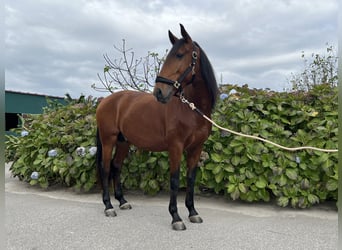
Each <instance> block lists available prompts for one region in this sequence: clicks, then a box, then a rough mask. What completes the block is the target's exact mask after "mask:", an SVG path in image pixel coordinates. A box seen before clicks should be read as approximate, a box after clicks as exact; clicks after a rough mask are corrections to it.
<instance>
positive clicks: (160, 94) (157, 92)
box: [154, 88, 164, 101]
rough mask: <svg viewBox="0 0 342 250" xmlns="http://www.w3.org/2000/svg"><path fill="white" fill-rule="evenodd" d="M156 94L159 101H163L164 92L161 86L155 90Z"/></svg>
mask: <svg viewBox="0 0 342 250" xmlns="http://www.w3.org/2000/svg"><path fill="white" fill-rule="evenodd" d="M154 96H155V97H156V98H157V100H158V101H162V100H163V99H164V97H163V93H162V91H161V89H160V88H157V89H156V91H155V92H154Z"/></svg>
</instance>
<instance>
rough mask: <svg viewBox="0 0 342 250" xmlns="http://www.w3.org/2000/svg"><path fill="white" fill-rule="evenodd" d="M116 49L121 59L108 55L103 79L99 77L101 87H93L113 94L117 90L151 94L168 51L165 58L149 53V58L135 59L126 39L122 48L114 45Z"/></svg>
mask: <svg viewBox="0 0 342 250" xmlns="http://www.w3.org/2000/svg"><path fill="white" fill-rule="evenodd" d="M114 49H115V50H116V51H117V52H119V53H120V54H121V57H118V58H114V59H113V60H112V59H110V58H109V56H108V55H107V54H105V55H104V56H103V57H104V59H105V61H106V65H105V67H104V69H103V77H101V76H100V74H97V75H98V78H99V79H100V82H101V84H102V86H101V87H98V86H96V84H95V83H94V84H93V85H92V86H91V87H92V88H93V89H95V90H97V91H102V92H111V93H112V92H113V91H114V90H116V89H132V90H138V91H143V92H151V89H152V88H153V86H154V81H155V79H156V76H157V74H158V73H159V71H160V68H161V65H162V64H163V62H164V61H165V58H166V55H167V50H166V51H165V53H164V55H163V56H161V57H160V56H159V54H158V53H156V52H150V51H148V52H147V56H145V57H140V58H138V59H137V58H135V53H134V51H133V49H132V48H130V49H127V48H126V41H125V39H123V40H122V46H121V48H118V47H116V46H115V45H114Z"/></svg>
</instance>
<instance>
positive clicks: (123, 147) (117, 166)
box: [111, 134, 132, 210]
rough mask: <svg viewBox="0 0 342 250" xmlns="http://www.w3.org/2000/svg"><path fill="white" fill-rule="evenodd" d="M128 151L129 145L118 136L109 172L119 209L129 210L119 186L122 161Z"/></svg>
mask: <svg viewBox="0 0 342 250" xmlns="http://www.w3.org/2000/svg"><path fill="white" fill-rule="evenodd" d="M128 150H129V143H128V142H126V141H125V140H124V139H123V137H122V136H120V134H119V136H118V142H117V144H116V150H115V155H114V158H113V160H112V164H111V170H112V174H113V181H114V197H115V199H117V200H118V201H119V203H120V205H119V206H120V209H123V210H125V209H131V208H132V206H131V205H130V204H129V203H128V202H127V201H126V199H125V198H124V196H123V192H122V186H121V177H120V176H121V168H122V164H123V161H124V160H125V158H126V156H127V154H128Z"/></svg>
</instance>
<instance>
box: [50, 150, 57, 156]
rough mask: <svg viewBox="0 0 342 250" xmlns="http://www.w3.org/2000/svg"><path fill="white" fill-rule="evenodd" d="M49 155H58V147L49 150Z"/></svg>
mask: <svg viewBox="0 0 342 250" xmlns="http://www.w3.org/2000/svg"><path fill="white" fill-rule="evenodd" d="M48 156H50V157H55V156H57V150H56V149H51V150H50V151H49V152H48Z"/></svg>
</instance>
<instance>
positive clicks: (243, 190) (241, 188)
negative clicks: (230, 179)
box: [239, 183, 248, 194]
mask: <svg viewBox="0 0 342 250" xmlns="http://www.w3.org/2000/svg"><path fill="white" fill-rule="evenodd" d="M239 190H240V192H241V193H244V194H245V193H247V191H248V189H247V187H246V185H245V184H243V183H239Z"/></svg>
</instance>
